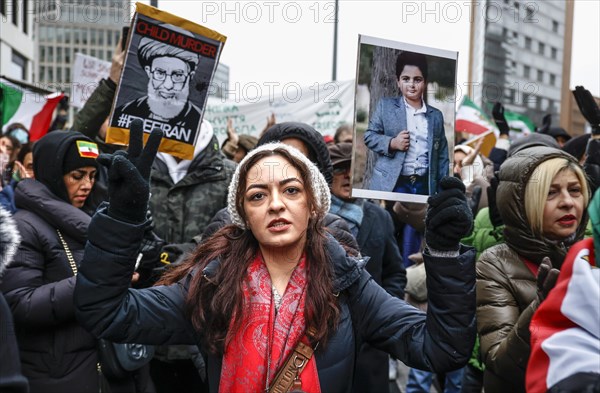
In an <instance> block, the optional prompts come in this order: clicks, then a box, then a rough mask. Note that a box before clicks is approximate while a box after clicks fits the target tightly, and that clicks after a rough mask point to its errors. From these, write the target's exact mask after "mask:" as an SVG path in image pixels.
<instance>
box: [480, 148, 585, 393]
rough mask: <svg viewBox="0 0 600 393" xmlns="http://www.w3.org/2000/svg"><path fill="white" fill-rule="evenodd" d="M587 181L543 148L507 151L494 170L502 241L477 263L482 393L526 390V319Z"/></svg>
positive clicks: (573, 234) (581, 209)
mask: <svg viewBox="0 0 600 393" xmlns="http://www.w3.org/2000/svg"><path fill="white" fill-rule="evenodd" d="M589 199H590V195H589V187H588V183H587V180H586V176H585V173H584V172H583V169H582V168H581V166H580V165H579V163H578V162H577V160H576V159H575V158H573V157H572V156H570V155H569V154H567V153H564V152H563V151H561V150H558V149H554V148H550V147H532V148H528V149H524V150H522V151H519V152H518V153H516V154H514V155H513V156H512V157H511V158H509V159H508V160H506V161H505V162H504V164H503V165H502V167H501V169H500V184H499V186H498V191H497V204H498V209H499V212H500V215H501V217H502V220H503V222H504V224H505V230H504V236H505V241H506V243H505V244H500V245H496V246H494V247H492V248H489V249H487V250H486V251H485V252H484V253H483V254H482V255H481V257H480V259H479V262H478V263H477V328H478V332H479V334H480V337H481V351H482V352H481V353H482V356H483V360H484V362H485V366H486V369H485V372H484V388H485V391H486V393H493V392H525V369H526V367H527V361H528V359H529V352H530V345H529V341H530V333H529V323H530V321H531V317H532V315H533V313H534V312H535V310H536V309H537V307H538V306H539V304H540V302H541V301H542V300H543V299H544V297H545V295H546V294H547V292H548V291H549V290H550V289H551V288H552V286H553V285H554V283H555V281H556V277H557V275H558V270H559V269H560V267H561V265H562V262H563V260H564V258H565V256H566V253H567V251H568V249H569V247H570V246H571V245H572V244H574V243H575V242H577V241H578V240H581V239H582V237H583V234H584V231H585V227H586V224H587V221H588V215H587V210H586V209H587V205H588V202H589Z"/></svg>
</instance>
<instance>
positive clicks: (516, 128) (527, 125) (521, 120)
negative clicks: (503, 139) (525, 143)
mask: <svg viewBox="0 0 600 393" xmlns="http://www.w3.org/2000/svg"><path fill="white" fill-rule="evenodd" d="M504 117H505V118H506V122H507V123H508V126H509V127H510V131H511V132H513V133H520V134H521V135H523V136H525V135H529V134H531V133H532V132H534V131H535V125H534V124H533V122H532V121H531V119H530V118H529V117H527V116H525V115H522V114H520V113H515V112H510V111H507V110H505V111H504Z"/></svg>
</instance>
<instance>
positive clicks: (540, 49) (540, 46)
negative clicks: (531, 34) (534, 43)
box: [538, 42, 546, 56]
mask: <svg viewBox="0 0 600 393" xmlns="http://www.w3.org/2000/svg"><path fill="white" fill-rule="evenodd" d="M545 51H546V45H544V43H543V42H540V43H538V53H539V54H540V55H542V56H543V55H544V52H545Z"/></svg>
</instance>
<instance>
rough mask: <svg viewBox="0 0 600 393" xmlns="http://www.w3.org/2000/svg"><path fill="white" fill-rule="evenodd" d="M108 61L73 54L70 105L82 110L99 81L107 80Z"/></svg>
mask: <svg viewBox="0 0 600 393" xmlns="http://www.w3.org/2000/svg"><path fill="white" fill-rule="evenodd" d="M109 72H110V61H104V60H100V59H97V58H95V57H92V56H88V55H84V54H82V53H76V54H75V62H74V63H73V75H72V77H71V80H72V81H73V83H72V87H71V105H73V106H74V107H76V108H80V109H81V108H83V105H84V104H85V102H86V101H87V100H88V98H90V95H91V94H92V93H93V92H94V90H96V87H98V83H99V82H100V80H102V79H104V78H107V77H108V74H109Z"/></svg>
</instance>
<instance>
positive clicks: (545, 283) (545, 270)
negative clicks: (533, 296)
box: [537, 257, 560, 302]
mask: <svg viewBox="0 0 600 393" xmlns="http://www.w3.org/2000/svg"><path fill="white" fill-rule="evenodd" d="M559 273H560V272H559V271H558V269H555V268H553V267H552V263H550V258H548V257H544V259H542V262H541V263H540V267H539V268H538V274H537V295H538V298H539V300H540V302H542V301H543V300H544V299H545V298H546V297H547V296H548V293H550V290H551V289H552V288H554V286H555V285H556V280H557V279H558V274H559Z"/></svg>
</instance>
